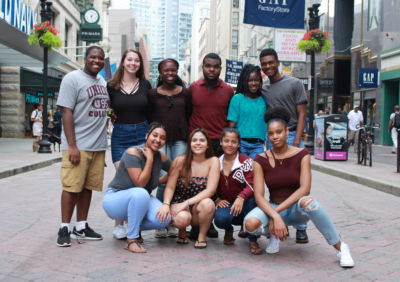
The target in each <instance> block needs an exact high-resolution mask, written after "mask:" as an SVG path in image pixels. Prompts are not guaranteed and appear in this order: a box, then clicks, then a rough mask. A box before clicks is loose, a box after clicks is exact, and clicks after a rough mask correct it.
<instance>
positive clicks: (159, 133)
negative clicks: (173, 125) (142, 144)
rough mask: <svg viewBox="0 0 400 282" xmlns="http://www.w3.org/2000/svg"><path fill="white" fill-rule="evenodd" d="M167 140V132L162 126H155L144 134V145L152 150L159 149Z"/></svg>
mask: <svg viewBox="0 0 400 282" xmlns="http://www.w3.org/2000/svg"><path fill="white" fill-rule="evenodd" d="M166 141H167V132H166V131H165V129H164V128H161V127H157V128H155V129H153V130H152V131H151V132H150V133H148V134H147V135H146V147H148V148H150V149H151V150H152V151H153V152H156V151H158V150H160V149H161V148H162V147H163V146H164V145H165V142H166Z"/></svg>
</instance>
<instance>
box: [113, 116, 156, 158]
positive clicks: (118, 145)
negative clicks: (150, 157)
mask: <svg viewBox="0 0 400 282" xmlns="http://www.w3.org/2000/svg"><path fill="white" fill-rule="evenodd" d="M148 130H149V124H148V122H147V121H144V122H141V123H137V124H120V123H114V128H113V132H112V135H111V156H112V161H113V163H115V162H118V161H120V160H121V158H122V155H123V154H124V152H125V150H126V149H128V148H129V147H132V146H139V145H142V144H144V143H145V142H146V133H147V131H148Z"/></svg>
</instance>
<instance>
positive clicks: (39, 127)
mask: <svg viewBox="0 0 400 282" xmlns="http://www.w3.org/2000/svg"><path fill="white" fill-rule="evenodd" d="M31 122H32V135H33V137H34V138H35V140H33V144H32V150H33V151H34V152H36V151H37V150H39V142H40V140H41V139H42V134H43V106H42V104H35V109H34V110H33V112H32V114H31Z"/></svg>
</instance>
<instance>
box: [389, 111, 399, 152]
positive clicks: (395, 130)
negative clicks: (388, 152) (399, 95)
mask: <svg viewBox="0 0 400 282" xmlns="http://www.w3.org/2000/svg"><path fill="white" fill-rule="evenodd" d="M396 114H397V115H400V112H399V105H396V106H394V108H393V113H391V114H390V117H389V126H388V133H389V134H390V137H392V142H393V146H392V154H396V153H397V146H398V144H397V135H398V130H399V128H396V127H394V125H395V117H396Z"/></svg>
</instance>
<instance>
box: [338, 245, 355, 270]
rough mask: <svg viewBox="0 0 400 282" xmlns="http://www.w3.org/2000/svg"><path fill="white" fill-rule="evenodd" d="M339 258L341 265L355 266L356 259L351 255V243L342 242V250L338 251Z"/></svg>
mask: <svg viewBox="0 0 400 282" xmlns="http://www.w3.org/2000/svg"><path fill="white" fill-rule="evenodd" d="M337 256H338V258H339V259H340V266H341V267H354V260H353V258H352V257H351V253H350V249H349V245H347V244H346V243H343V242H341V245H340V252H338V253H337Z"/></svg>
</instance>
